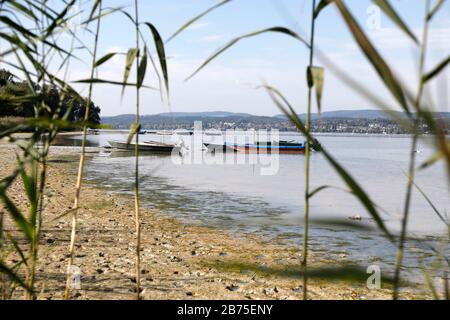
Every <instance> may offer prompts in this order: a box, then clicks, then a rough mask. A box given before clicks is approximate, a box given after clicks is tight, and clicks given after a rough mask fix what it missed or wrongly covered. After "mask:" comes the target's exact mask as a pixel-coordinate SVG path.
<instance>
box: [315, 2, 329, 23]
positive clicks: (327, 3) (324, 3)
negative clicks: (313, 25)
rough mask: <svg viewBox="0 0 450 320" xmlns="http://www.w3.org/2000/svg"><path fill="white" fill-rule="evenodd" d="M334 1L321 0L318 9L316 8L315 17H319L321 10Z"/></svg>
mask: <svg viewBox="0 0 450 320" xmlns="http://www.w3.org/2000/svg"><path fill="white" fill-rule="evenodd" d="M332 2H333V1H329V0H322V1H320V3H319V4H318V5H317V7H316V10H314V19H317V17H318V16H319V14H320V12H321V11H322V10H323V9H325V7H326V6H327V5H329V4H331V3H332Z"/></svg>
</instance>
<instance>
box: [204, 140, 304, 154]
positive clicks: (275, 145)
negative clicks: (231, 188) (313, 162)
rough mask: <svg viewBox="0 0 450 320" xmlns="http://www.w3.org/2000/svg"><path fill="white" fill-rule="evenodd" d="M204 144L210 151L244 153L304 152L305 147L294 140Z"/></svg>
mask: <svg viewBox="0 0 450 320" xmlns="http://www.w3.org/2000/svg"><path fill="white" fill-rule="evenodd" d="M205 146H206V147H207V148H208V150H210V151H223V152H227V151H232V152H244V153H280V154H304V153H305V149H306V148H305V144H304V143H298V142H294V141H279V142H256V143H253V144H250V143H248V144H236V143H235V144H229V143H224V144H222V145H220V144H212V143H207V144H205Z"/></svg>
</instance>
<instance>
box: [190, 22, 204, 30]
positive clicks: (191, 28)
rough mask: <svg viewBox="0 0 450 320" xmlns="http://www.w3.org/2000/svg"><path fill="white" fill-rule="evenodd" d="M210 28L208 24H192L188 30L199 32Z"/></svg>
mask: <svg viewBox="0 0 450 320" xmlns="http://www.w3.org/2000/svg"><path fill="white" fill-rule="evenodd" d="M208 26H209V23H208V22H196V23H194V24H191V25H190V26H189V27H188V29H190V30H198V29H203V28H206V27H208Z"/></svg>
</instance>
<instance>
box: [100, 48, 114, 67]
mask: <svg viewBox="0 0 450 320" xmlns="http://www.w3.org/2000/svg"><path fill="white" fill-rule="evenodd" d="M116 54H117V52H110V53H107V54H106V55H104V56H103V57H101V58H100V59H98V61H97V62H96V63H95V67H96V68H97V67H99V66H101V65H102V64H104V63H105V62H107V61H108V60H110V59H111V58H114V56H115V55H116Z"/></svg>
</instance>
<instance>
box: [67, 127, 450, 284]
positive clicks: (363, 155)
mask: <svg viewBox="0 0 450 320" xmlns="http://www.w3.org/2000/svg"><path fill="white" fill-rule="evenodd" d="M236 136H239V135H236ZM234 137H235V136H231V137H227V141H229V139H233V138H234ZM247 138H248V139H252V137H248V136H247ZM280 138H281V139H283V140H297V141H302V138H301V137H300V136H299V135H297V134H295V133H290V134H281V137H280ZM124 139H126V133H117V134H101V135H99V136H89V144H90V145H92V146H105V145H108V143H107V141H108V140H124ZM141 139H142V140H158V141H164V142H170V141H171V140H172V139H183V140H184V142H185V144H186V145H189V146H190V150H191V151H190V152H188V153H187V154H185V155H184V157H179V156H176V157H171V156H156V155H143V156H142V157H141V159H140V174H141V182H142V183H141V193H142V201H143V204H144V205H146V206H148V207H151V208H157V209H160V210H163V212H165V213H167V214H169V215H172V216H175V217H177V218H179V219H182V220H183V221H185V222H187V223H196V224H202V225H209V226H215V227H219V228H223V229H226V230H230V231H232V232H239V233H245V232H256V233H258V234H262V235H264V236H266V237H267V238H268V239H272V240H273V241H275V240H282V241H284V242H287V243H289V244H292V243H295V244H298V245H300V243H301V241H302V232H303V228H302V216H303V199H302V198H303V193H304V186H303V185H304V182H303V181H304V156H302V155H277V156H275V155H273V156H270V155H265V156H261V157H260V158H258V157H256V158H253V157H252V156H248V155H244V154H227V155H226V157H227V158H226V159H224V158H223V157H224V155H223V154H219V153H218V154H210V153H207V152H194V151H195V150H199V145H201V143H199V142H201V141H198V140H199V139H200V140H201V139H203V142H207V141H213V142H219V143H220V142H221V141H220V140H221V137H206V136H204V137H201V138H196V140H195V139H194V138H191V137H186V136H183V137H176V138H172V137H170V136H156V135H145V136H141ZM240 139H242V137H240ZM193 140H195V142H196V143H193V142H192V141H193ZM260 140H261V139H260ZM320 141H321V143H322V144H323V145H324V146H325V147H326V148H327V150H328V151H330V153H331V154H332V155H333V156H334V157H335V158H336V159H337V160H338V161H339V162H340V163H341V164H342V165H343V166H344V167H345V168H346V169H348V170H350V172H351V174H352V176H353V177H354V178H356V180H357V181H358V182H359V183H361V185H362V186H363V187H364V189H365V190H366V191H367V192H368V194H369V195H370V196H371V197H372V200H373V201H374V202H375V203H376V204H378V205H379V206H380V207H381V208H382V212H383V218H384V220H385V223H386V224H387V226H388V227H389V229H390V230H392V231H393V232H396V231H398V229H399V226H400V217H401V212H402V208H403V207H402V204H403V201H404V197H405V184H406V174H405V172H406V171H407V168H408V154H409V148H410V143H411V139H410V138H408V137H404V136H395V137H390V136H321V137H320ZM77 143H79V138H73V139H69V140H68V139H66V142H64V144H70V145H76V144H77ZM429 143H430V142H429V141H428V140H427V139H426V138H425V139H424V140H422V141H421V142H420V145H419V151H420V152H419V153H418V154H417V158H418V163H421V162H423V161H425V160H426V159H427V158H428V157H429V156H430V155H431V154H432V153H433V150H432V147H431V146H430V145H429ZM221 161H225V162H226V164H221V163H220V162H221ZM227 161H228V162H227ZM179 162H182V164H179ZM249 162H253V163H249ZM268 163H270V166H268ZM311 163H312V174H311V177H312V178H311V183H312V189H314V188H315V187H319V186H322V185H330V186H333V187H336V188H330V189H326V190H324V191H322V192H321V193H319V194H317V195H316V196H315V197H314V198H313V199H312V201H311V209H310V212H311V213H310V215H311V218H312V219H315V218H330V217H331V218H342V219H343V220H344V221H350V220H348V217H350V216H354V215H361V216H362V217H363V220H362V221H361V222H360V224H362V225H368V226H373V227H374V228H375V224H374V222H373V221H372V220H371V219H370V216H369V215H368V214H367V213H366V212H365V210H364V208H363V207H362V206H361V205H360V204H359V202H358V201H357V200H356V199H355V198H354V197H353V196H352V195H350V194H348V193H347V192H345V191H344V190H341V189H342V188H344V189H345V184H344V183H343V182H342V181H341V179H340V177H339V176H338V175H337V174H336V173H335V172H334V170H333V169H332V168H331V167H330V166H329V165H328V163H327V162H326V160H325V159H324V158H323V157H322V156H321V155H320V154H318V153H314V154H313V155H312V159H311ZM268 167H271V168H272V169H274V170H272V171H271V172H270V173H271V174H269V175H262V174H261V172H263V171H264V170H265V169H266V171H267V168H268ZM133 168H134V158H133V157H132V156H131V154H129V153H123V152H107V151H105V152H102V153H100V154H99V155H98V156H96V157H94V159H93V160H92V161H90V162H89V163H88V164H87V168H86V172H87V179H89V180H91V181H92V182H94V183H97V184H100V185H102V186H104V187H106V188H110V189H111V190H114V191H116V192H120V193H125V194H131V193H132V190H133V189H132V184H133V181H134V180H133V179H134V178H133V177H134V176H133V175H134V172H133ZM416 183H417V185H419V186H420V188H421V189H423V191H424V192H425V193H426V194H427V195H428V196H429V197H430V198H431V200H432V201H433V203H434V204H435V205H436V207H437V208H438V210H440V211H441V213H443V214H445V213H446V211H447V210H448V209H449V208H450V198H449V191H450V189H449V184H448V181H447V176H446V171H445V167H444V166H443V165H442V164H437V165H435V166H433V167H431V168H429V169H427V170H423V171H419V172H418V174H417V177H416ZM409 230H410V231H411V234H410V235H412V236H418V237H420V238H421V241H412V242H410V244H409V250H408V252H407V255H406V257H405V265H406V269H407V270H408V271H407V273H408V274H409V275H410V276H411V277H414V279H418V278H419V277H420V266H421V264H422V263H425V264H427V263H430V262H431V261H432V260H431V259H430V250H429V246H430V245H431V246H438V245H439V243H438V240H437V237H438V236H440V235H442V234H445V231H446V229H445V226H444V224H443V223H442V222H441V221H440V220H439V218H438V217H437V215H436V214H435V213H434V212H433V209H432V208H431V207H430V205H429V204H428V203H427V202H426V201H425V199H424V198H423V197H422V195H421V194H420V193H419V192H417V191H415V192H414V197H413V202H412V206H411V218H410V224H409ZM310 244H311V248H312V249H313V250H315V251H317V252H323V254H324V257H332V258H335V259H336V258H337V259H345V260H352V261H355V262H357V263H360V264H361V265H362V266H368V265H370V264H378V265H380V266H381V267H382V270H385V271H386V272H391V271H392V268H393V265H394V263H395V247H394V246H393V245H392V244H390V243H389V242H388V241H387V240H385V239H384V238H383V237H381V236H380V234H379V233H378V232H367V231H356V230H351V229H347V228H345V227H337V226H333V227H329V226H328V227H325V226H321V225H313V226H312V228H311V240H310ZM444 248H446V255H447V256H448V253H449V252H448V243H445V244H444Z"/></svg>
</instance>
